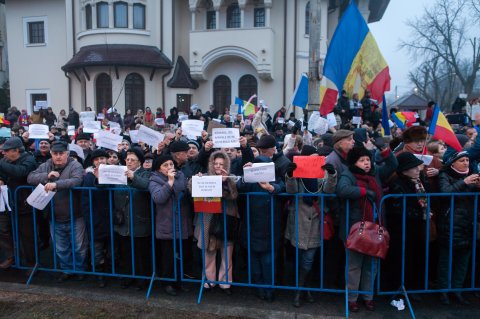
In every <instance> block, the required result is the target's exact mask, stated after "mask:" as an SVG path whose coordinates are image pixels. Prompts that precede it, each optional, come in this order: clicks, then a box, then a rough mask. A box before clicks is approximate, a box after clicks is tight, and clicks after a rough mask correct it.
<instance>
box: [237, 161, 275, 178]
mask: <svg viewBox="0 0 480 319" xmlns="http://www.w3.org/2000/svg"><path fill="white" fill-rule="evenodd" d="M243 179H244V181H245V182H246V183H261V182H273V181H275V164H274V163H254V164H252V166H250V167H245V168H244V169H243Z"/></svg>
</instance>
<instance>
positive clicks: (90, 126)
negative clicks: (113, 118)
mask: <svg viewBox="0 0 480 319" xmlns="http://www.w3.org/2000/svg"><path fill="white" fill-rule="evenodd" d="M98 131H100V122H98V121H90V120H89V121H85V122H83V133H97V132H98Z"/></svg>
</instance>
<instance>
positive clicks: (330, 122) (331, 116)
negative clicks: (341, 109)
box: [327, 112, 337, 128]
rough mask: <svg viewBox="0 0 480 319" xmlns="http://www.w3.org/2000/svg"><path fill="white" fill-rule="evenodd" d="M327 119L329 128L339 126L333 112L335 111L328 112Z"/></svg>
mask: <svg viewBox="0 0 480 319" xmlns="http://www.w3.org/2000/svg"><path fill="white" fill-rule="evenodd" d="M327 121H328V127H329V128H331V127H335V126H337V119H336V118H335V114H333V112H332V113H328V114H327Z"/></svg>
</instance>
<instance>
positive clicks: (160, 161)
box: [152, 155, 174, 171]
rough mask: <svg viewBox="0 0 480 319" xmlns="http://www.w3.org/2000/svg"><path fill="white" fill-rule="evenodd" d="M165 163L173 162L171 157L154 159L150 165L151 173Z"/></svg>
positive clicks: (163, 156) (165, 156) (162, 156)
mask: <svg viewBox="0 0 480 319" xmlns="http://www.w3.org/2000/svg"><path fill="white" fill-rule="evenodd" d="M166 161H172V162H174V160H173V157H171V156H170V155H161V156H158V157H155V159H154V160H153V164H152V171H158V169H159V168H160V166H162V164H163V163H165V162H166Z"/></svg>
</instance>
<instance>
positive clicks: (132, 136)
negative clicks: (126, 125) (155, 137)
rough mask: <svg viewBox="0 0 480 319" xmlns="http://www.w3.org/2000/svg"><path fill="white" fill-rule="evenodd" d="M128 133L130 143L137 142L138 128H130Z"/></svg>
mask: <svg viewBox="0 0 480 319" xmlns="http://www.w3.org/2000/svg"><path fill="white" fill-rule="evenodd" d="M129 134H130V139H131V140H132V143H138V130H130V132H129Z"/></svg>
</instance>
